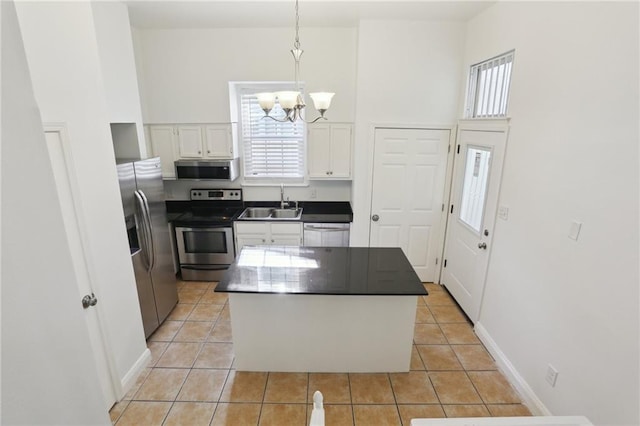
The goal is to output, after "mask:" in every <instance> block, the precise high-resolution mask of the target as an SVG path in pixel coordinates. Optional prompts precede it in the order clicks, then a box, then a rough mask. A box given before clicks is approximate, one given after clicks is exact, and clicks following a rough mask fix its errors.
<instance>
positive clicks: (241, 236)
mask: <svg viewBox="0 0 640 426" xmlns="http://www.w3.org/2000/svg"><path fill="white" fill-rule="evenodd" d="M233 226H234V232H235V237H236V255H237V254H239V253H240V250H242V247H244V246H251V245H254V246H255V245H274V246H275V245H277V246H301V245H302V223H301V222H296V223H282V222H234V224H233Z"/></svg>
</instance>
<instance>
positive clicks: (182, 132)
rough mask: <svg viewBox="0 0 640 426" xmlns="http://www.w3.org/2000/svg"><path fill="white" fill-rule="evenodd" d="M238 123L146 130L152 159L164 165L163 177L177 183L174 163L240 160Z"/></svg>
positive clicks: (161, 126)
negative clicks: (198, 160)
mask: <svg viewBox="0 0 640 426" xmlns="http://www.w3.org/2000/svg"><path fill="white" fill-rule="evenodd" d="M235 129H236V124H235V123H221V124H151V125H149V126H147V131H148V135H149V138H150V140H151V149H152V153H151V155H153V156H156V157H160V159H161V161H162V177H163V178H165V179H175V177H176V172H175V167H174V164H173V162H174V161H176V160H180V159H194V158H202V159H233V158H236V157H238V148H237V147H238V142H237V138H236V134H235Z"/></svg>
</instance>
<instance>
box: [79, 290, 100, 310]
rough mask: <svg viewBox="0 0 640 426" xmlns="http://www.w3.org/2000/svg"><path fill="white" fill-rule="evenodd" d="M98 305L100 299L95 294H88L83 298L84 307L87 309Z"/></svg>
mask: <svg viewBox="0 0 640 426" xmlns="http://www.w3.org/2000/svg"><path fill="white" fill-rule="evenodd" d="M96 304H98V298H97V297H96V295H95V294H93V293H91V294H87V295H86V296H84V297H83V298H82V307H83V308H85V309H87V308H88V307H90V306H96Z"/></svg>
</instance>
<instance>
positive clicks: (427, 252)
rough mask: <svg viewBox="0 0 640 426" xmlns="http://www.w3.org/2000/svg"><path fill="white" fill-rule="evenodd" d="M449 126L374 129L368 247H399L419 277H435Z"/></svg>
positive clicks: (431, 280) (440, 243)
mask: <svg viewBox="0 0 640 426" xmlns="http://www.w3.org/2000/svg"><path fill="white" fill-rule="evenodd" d="M449 135H450V131H449V130H429V129H376V131H375V141H374V143H375V147H374V164H373V189H372V191H373V193H372V197H371V215H370V224H371V225H370V234H369V244H370V246H371V247H401V248H402V250H403V251H404V253H405V255H406V256H407V258H408V259H409V262H411V265H412V266H413V268H414V269H415V271H416V273H417V274H418V276H419V277H420V279H421V280H422V281H423V282H433V281H434V279H435V278H436V274H437V270H438V265H436V259H437V258H438V257H439V254H440V253H442V238H441V228H442V225H441V223H442V220H441V218H442V217H443V215H444V212H443V208H442V206H443V204H442V203H443V197H444V193H445V177H446V171H447V151H448V146H449Z"/></svg>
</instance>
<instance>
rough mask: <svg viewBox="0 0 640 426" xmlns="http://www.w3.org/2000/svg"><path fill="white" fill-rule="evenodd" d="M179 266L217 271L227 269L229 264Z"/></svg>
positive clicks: (195, 269)
mask: <svg viewBox="0 0 640 426" xmlns="http://www.w3.org/2000/svg"><path fill="white" fill-rule="evenodd" d="M180 268H181V269H191V270H194V271H219V270H222V269H229V265H180Z"/></svg>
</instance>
